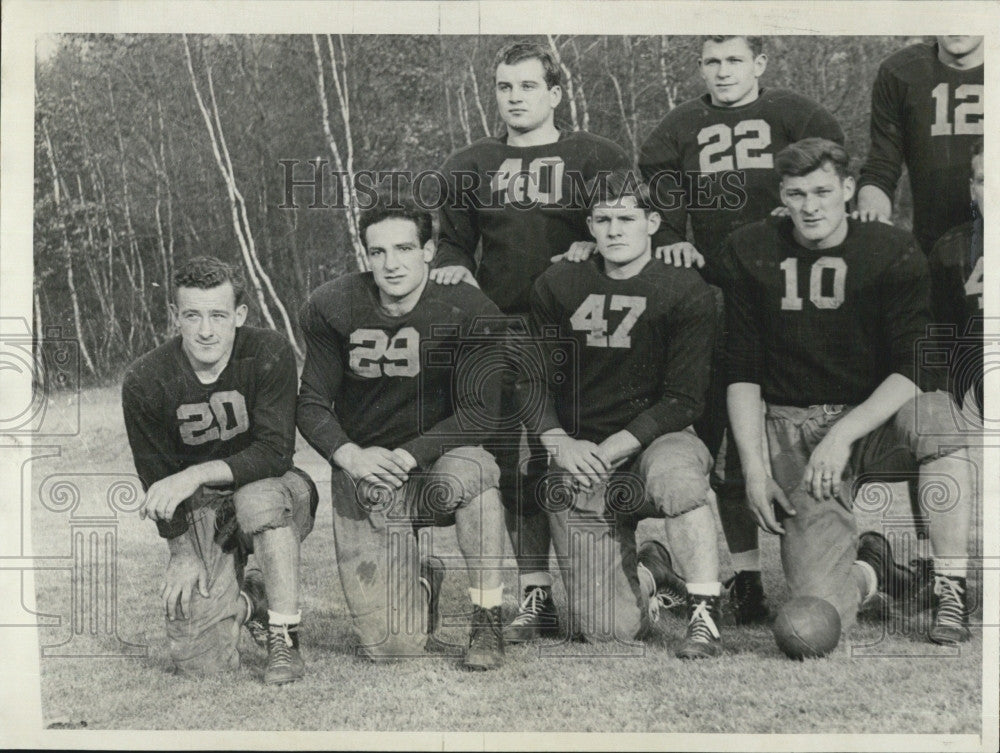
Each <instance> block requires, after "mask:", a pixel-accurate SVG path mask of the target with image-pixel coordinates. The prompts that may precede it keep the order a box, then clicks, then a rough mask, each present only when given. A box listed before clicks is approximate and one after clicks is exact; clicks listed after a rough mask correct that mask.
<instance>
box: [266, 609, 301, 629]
mask: <svg viewBox="0 0 1000 753" xmlns="http://www.w3.org/2000/svg"><path fill="white" fill-rule="evenodd" d="M267 621H268V622H269V623H271V624H272V625H298V624H299V623H300V622H302V610H301V609H300V610H299V611H298V612H296V613H295V614H282V613H281V612H272V611H271V610H270V609H268V610H267Z"/></svg>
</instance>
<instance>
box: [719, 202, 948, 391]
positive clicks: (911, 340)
mask: <svg viewBox="0 0 1000 753" xmlns="http://www.w3.org/2000/svg"><path fill="white" fill-rule="evenodd" d="M849 223H850V224H849V228H848V233H847V237H846V238H845V239H844V241H843V242H842V243H841V244H840V245H838V246H835V247H833V248H826V249H821V250H810V249H807V248H804V247H803V246H801V245H799V244H798V243H797V242H796V241H795V239H794V237H793V236H792V221H791V220H790V219H787V218H782V219H776V218H772V219H767V220H763V221H761V222H757V223H754V224H752V225H748V226H746V227H744V228H741V229H740V230H737V231H736V232H735V233H733V234H732V235H731V236H730V237H729V238H728V239H727V241H726V243H725V245H724V250H723V258H722V273H723V275H724V278H723V281H724V284H725V292H726V322H727V329H728V333H729V335H728V338H727V347H726V358H727V363H728V364H729V374H728V379H729V382H730V383H732V382H751V383H754V384H759V385H760V386H761V390H762V393H763V396H764V399H765V400H766V401H767V402H769V403H773V404H777V405H796V406H806V405H819V404H824V403H830V404H849V405H857V404H858V403H860V402H862V401H864V400H866V399H867V398H868V397H869V396H870V395H871V393H872V392H874V391H875V388H876V387H878V385H879V384H881V383H882V381H883V380H885V378H886V377H888V376H889V374H892V373H894V372H898V373H900V374H902V375H903V376H905V377H907V378H908V379H911V380H913V381H914V382H916V383H917V384H919V385H921V386H924V387H928V386H930V385H929V384H928V380H927V375H925V374H920V375H918V374H917V373H916V368H915V365H916V359H915V353H914V348H915V346H916V342H917V340H918V339H919V338H921V337H923V336H924V335H925V334H926V327H927V324H928V323H929V322H930V310H929V309H930V278H929V275H928V272H927V260H926V258H925V257H924V255H923V253H922V252H921V251H920V248H919V247H918V246H917V243H916V240H915V239H914V238H913V236H912V235H910V234H909V233H907V232H906V231H904V230H901V229H899V228H894V227H892V226H890V225H886V224H884V223H881V222H869V223H859V222H855V221H853V220H851V221H849Z"/></svg>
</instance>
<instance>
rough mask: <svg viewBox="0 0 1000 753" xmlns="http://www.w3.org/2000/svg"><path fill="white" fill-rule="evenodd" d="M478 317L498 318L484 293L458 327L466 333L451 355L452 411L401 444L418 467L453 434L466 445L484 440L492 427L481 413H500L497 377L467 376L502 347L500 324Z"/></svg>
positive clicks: (451, 439) (434, 455)
mask: <svg viewBox="0 0 1000 753" xmlns="http://www.w3.org/2000/svg"><path fill="white" fill-rule="evenodd" d="M481 317H488V318H489V319H490V320H492V321H494V322H500V321H501V314H500V309H498V308H497V307H496V306H495V305H494V304H493V303H492V301H490V300H489V299H488V298H485V296H484V297H483V299H482V301H481V302H480V303H479V305H478V306H477V308H476V309H475V311H474V312H473V315H472V316H470V317H469V320H468V321H467V322H466V323H465V324H464V326H463V328H462V334H463V335H465V336H466V337H465V340H464V343H461V344H460V347H459V353H458V356H457V358H456V359H455V370H454V372H453V374H454V377H453V379H452V385H453V388H454V390H455V394H454V398H453V400H452V407H453V412H452V414H451V415H450V416H448V417H447V418H444V419H442V420H441V421H439V422H438V423H437V424H435V425H434V426H432V427H430V428H429V429H428V430H427V431H425V432H423V433H421V434H420V435H419V436H417V437H415V438H413V439H411V440H410V441H409V442H406V443H405V444H403V445H401V447H402V449H404V450H406V451H407V452H409V453H410V454H411V455H412V456H413V458H414V460H416V461H417V464H418V465H419V466H420V467H421V468H430V467H431V466H432V465H433V464H434V462H435V461H436V460H437V459H438V458H440V457H441V455H443V454H444V452H445V450H447V448H448V445H449V444H452V445H453V444H455V439H456V438H460V441H461V443H462V444H463V445H468V446H475V445H481V444H484V443H485V442H487V441H488V440H489V438H490V435H491V432H492V427H491V426H489V425H487V424H488V421H485V422H484V420H483V418H482V417H484V416H486V417H489V416H499V415H500V382H499V380H497V379H470V378H468V375H470V374H477V373H478V374H482V373H483V369H481V368H479V367H477V365H476V362H477V361H478V362H479V363H480V364H484V365H488V364H491V363H496V362H497V360H498V359H497V355H496V354H497V352H498V350H500V349H502V348H503V347H504V338H505V332H504V331H499V328H500V327H502V326H503V325H502V324H498V325H497V326H495V327H492V328H491V327H488V326H487V327H477V326H476V325H477V319H480V318H481Z"/></svg>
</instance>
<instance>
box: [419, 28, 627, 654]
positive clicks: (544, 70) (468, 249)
mask: <svg viewBox="0 0 1000 753" xmlns="http://www.w3.org/2000/svg"><path fill="white" fill-rule="evenodd" d="M493 68H494V73H495V84H496V88H495V92H496V101H497V109H498V110H499V112H500V116H501V117H502V118H503V121H504V123H505V124H506V133H504V134H503V135H501V136H499V137H492V136H490V137H486V138H482V139H480V140H479V141H476V142H475V143H473V144H471V145H469V146H467V147H465V148H462V149H459V150H458V151H456V152H455V153H454V154H452V155H451V156H450V157H449V158H448V160H447V161H446V162H445V164H444V167H443V168H442V170H443V172H444V175H445V177H446V179H447V181H448V184H449V195H448V197H447V202H446V204H445V206H444V208H443V209H442V211H441V216H440V221H441V227H440V248H439V249H438V254H437V258H436V259H435V269H434V271H433V272H432V273H431V277H432V279H433V280H435V281H437V282H439V283H442V284H449V283H454V282H458V281H460V280H464V281H467V282H471V283H472V284H477V285H479V286H480V287H481V288H482V290H483V292H484V293H486V295H487V296H488V297H489V298H490V299H492V300H493V301H495V302H496V304H497V305H498V306H499V307H500V310H501V311H503V313H504V314H507V315H510V316H520V317H523V318H524V319H525V320H526V319H527V315H528V297H529V293H530V291H531V285H532V283H533V282H534V281H535V278H537V277H538V275H539V274H541V272H542V271H544V270H545V268H546V267H547V266H548V265H549V263H550V262H549V260H550V258H551V257H552V256H553V255H555V254H560V253H563V252H565V251H566V249H568V248H569V246H570V244H571V243H572V242H573V241H577V240H582V239H585V238H588V237H589V236H588V234H587V227H586V223H585V212H584V211H583V206H582V202H581V201H580V200H579V199H578V198H577V197H578V196H579V193H580V191H581V190H582V188H583V186H584V183H585V182H586V181H587V180H589V179H590V178H592V177H594V176H595V175H597V174H598V173H599V172H601V171H607V172H609V171H611V170H612V169H614V168H616V167H623V166H627V165H628V164H629V163H630V162H631V160H630V158H629V157H628V155H627V154H625V152H624V151H623V150H622V149H621V148H620V147H618V146H617V145H616V144H614V143H612V142H610V141H608V140H607V139H603V138H601V137H600V136H595V135H593V134H590V133H586V132H583V131H570V130H566V129H565V128H559V127H557V126H556V124H555V111H556V107H557V106H558V105H559V102H560V101H561V100H562V87H561V79H562V72H561V70H560V67H559V64H558V63H557V62H556V60H555V58H554V56H553V55H552V53H551V52H550V51H549V50H547V49H546V48H545V47H542V46H541V45H538V44H533V43H528V42H515V43H512V44H509V45H507V46H505V47H504V48H503V49H501V50H500V51H499V52H498V53H497V56H496V60H495V63H494V66H493ZM480 244H481V248H482V254H481V258H480V259H479V261H478V263H477V261H476V253H477V246H479V245H480ZM526 329H527V328H526V324H525V327H524V331H525V332H526ZM517 369H518V364H511V365H510V367H509V368H507V369H505V374H507V381H506V382H505V386H504V391H503V401H504V404H503V414H504V415H505V416H512V415H529V414H533V413H537V411H533V410H532V406H527V407H525V408H524V409H523V410H522V407H521V406H516V405H515V404H514V402H513V399H514V393H515V390H514V373H515V372H516V370H517ZM525 428H526V429H528V430H529V431H528V436H527V439H528V447H529V460H528V463H527V467H526V476H527V478H526V479H525V478H522V473H521V470H520V468H519V445H520V439H521V437H520V429H517V430H515V431H514V432H513V434H510V435H508V436H506V437H503V436H499V432H498V437H497V440H496V441H495V442H493V443H491V445H490V449H491V451H492V452H494V453H495V454H496V457H497V461H498V463H499V465H500V470H501V486H500V488H501V492H502V497H503V501H504V507H505V509H506V514H505V521H506V525H507V530H508V531H509V533H510V536H511V540H512V543H513V546H514V553H515V556H516V559H517V564H518V571H519V581H520V590H521V594H522V597H521V598H522V602H521V607H520V610H519V611H518V614H517V615H516V616H515V618H514V620H513V622H512V623H511V624H510V625H509V626H508V628H507V630H506V639H507V640H508V641H510V642H511V643H519V642H523V641H529V640H533V639H535V638H537V637H540V636H542V635H555V634H556V633H557V632H558V618H557V614H556V610H555V606H554V604H553V602H552V576H551V575H550V574H549V572H548V559H549V545H550V536H549V531H548V525H547V521H546V517H545V515H540V514H539V512H540V508H539V507H538V505H537V494H536V491H535V489H536V484H537V479H538V478H539V477H540V476H541V474H542V473H543V472H544V470H545V453H544V450H542V448H541V447H540V445H538V440H537V437H536V436H535V435H534V432H533V427H525Z"/></svg>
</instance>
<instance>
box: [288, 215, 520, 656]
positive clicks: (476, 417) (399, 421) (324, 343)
mask: <svg viewBox="0 0 1000 753" xmlns="http://www.w3.org/2000/svg"><path fill="white" fill-rule="evenodd" d="M359 230H360V233H361V238H362V240H363V242H364V246H365V250H366V254H367V258H368V263H369V265H370V266H371V271H370V272H364V273H354V274H347V275H344V276H343V277H341V278H339V279H337V280H333V281H331V282H328V283H326V284H324V285H322V286H320V287H319V288H317V289H316V290H314V291H313V293H312V294H311V295H310V297H309V300H308V301H307V302H306V304H305V305H304V306H303V309H302V313H301V317H300V324H301V326H302V332H303V336H304V337H305V341H306V346H307V353H306V362H305V366H304V368H303V371H302V384H301V388H300V391H299V401H298V416H297V423H298V427H299V431H301V432H302V436H303V437H305V438H306V441H308V442H309V444H311V445H312V446H313V447H314V448H315V449H316V451H317V452H319V453H320V455H322V456H323V457H324V458H326V459H327V460H328V461H329V462H330V464H331V465H332V466H333V469H334V470H333V477H332V489H333V533H334V543H335V546H336V550H337V568H338V570H339V572H340V582H341V584H342V586H343V589H344V595H345V596H346V599H347V604H348V607H349V609H350V611H351V617H352V619H353V622H354V628H355V631H356V633H357V635H358V639H359V642H360V650H361V652H362V653H363V654H364V655H366V656H367V657H368V658H370V659H372V660H373V661H383V660H393V659H401V658H405V657H408V656H419V655H422V654H423V653H424V648H425V645H433V643H434V642H433V641H429V640H428V633H429V632H430V633H433V631H434V628H435V627H436V624H437V602H438V593H439V589H440V585H441V579H442V577H443V569H442V565H441V562H440V560H438V559H437V558H425V559H424V562H423V564H422V565H420V563H419V559H418V552H417V540H416V536H415V528H416V527H418V526H423V525H438V526H441V525H455V527H456V532H457V535H458V545H459V548H460V549H461V552H462V554H463V555H464V558H465V562H466V565H467V567H468V571H469V586H470V587H469V595H470V596H471V598H472V604H473V617H472V630H471V633H470V636H469V646H468V650H467V652H466V655H465V666H466V667H468V668H470V669H492V668H495V667H497V666H499V665H500V664H501V663H502V661H503V654H504V650H503V649H504V646H503V637H502V627H503V626H502V621H501V616H500V606H501V602H502V597H503V586H502V584H501V581H500V572H499V569H498V567H499V564H500V560H501V559H502V557H503V546H504V527H503V511H502V506H501V503H500V499H499V493H498V491H497V483H498V480H499V475H500V471H499V469H498V468H497V465H496V462H495V461H494V459H493V457H492V456H491V455H490V454H489V453H488V452H486V451H485V450H484V449H483V448H482V442H483V439H484V438H485V435H484V434H483V431H482V430H481V429H480V427H481V426H482V425H483V421H482V417H483V416H489V415H495V412H496V410H497V408H498V405H497V403H498V402H499V387H497V389H496V390H494V391H493V392H490V391H489V390H488V389H487V390H482V389H479V387H480V386H481V385H480V384H479V382H478V381H477V380H475V379H474V378H470V376H474V373H475V371H476V368H477V367H476V365H475V363H474V362H471V361H470V359H477V358H482V359H484V360H486V361H488V360H489V359H490V357H491V353H492V350H491V348H492V347H493V345H492V344H491V342H490V341H489V338H488V337H486V336H487V335H490V334H493V333H491V332H490V331H489V330H488V328H487V329H483V328H482V327H480V328H479V329H477V327H476V320H477V319H479V321H480V323H482V322H483V321H484V320H482V319H481V317H483V316H486V317H491V318H492V321H493V323H494V326H495V325H496V323H497V321H498V320H499V319H500V312H499V311H498V310H497V308H496V306H494V305H493V303H491V302H490V301H489V299H487V298H486V296H485V295H483V294H482V292H480V291H479V290H478V289H477V288H475V287H474V286H472V285H467V284H461V285H457V286H454V287H452V286H444V285H440V284H438V283H436V282H433V281H431V280H430V279H429V273H430V267H429V262H430V261H431V259H432V258H433V256H434V242H433V240H432V239H431V232H432V231H431V215H430V214H429V213H428V212H425V211H421V210H419V209H417V207H416V206H414V205H413V203H412V202H411V201H409V200H400V201H395V200H387V199H386V198H385V197H380V199H379V202H378V203H376V205H375V206H373V207H372V208H371V209H368V210H366V211H364V212H363V213H362V215H361V221H360V226H359ZM477 335H479V336H482V338H481V339H482V340H483V344H482V345H481V346H479V347H476V346H475V341H474V339H469V338H474V337H475V336H477ZM463 338H464V340H463ZM441 364H445V365H446V368H440V365H441ZM463 374H464V375H465V378H463V377H462V375H463ZM494 393H495V398H494V397H491V395H493V394H494ZM463 419H464V420H463ZM418 567H419V568H420V570H419V571H418ZM421 586H422V587H421Z"/></svg>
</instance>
